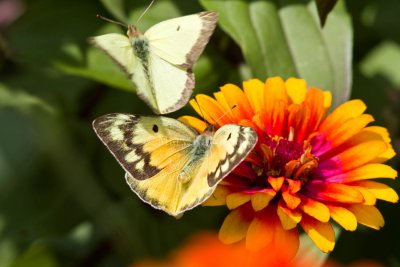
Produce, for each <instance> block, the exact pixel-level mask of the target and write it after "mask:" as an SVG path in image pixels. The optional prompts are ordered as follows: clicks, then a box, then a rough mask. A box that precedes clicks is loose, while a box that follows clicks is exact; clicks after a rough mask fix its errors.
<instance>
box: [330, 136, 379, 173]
mask: <svg viewBox="0 0 400 267" xmlns="http://www.w3.org/2000/svg"><path fill="white" fill-rule="evenodd" d="M386 149H387V145H386V143H385V142H383V141H370V142H364V143H361V144H358V145H356V146H353V147H351V148H349V149H346V150H345V151H343V152H342V153H340V154H339V155H338V158H339V159H340V162H341V163H342V166H341V167H342V171H347V170H352V169H355V168H357V167H360V166H362V165H364V164H367V163H369V162H371V161H372V160H374V159H375V158H376V157H377V156H378V155H379V154H381V153H382V152H384V151H386Z"/></svg>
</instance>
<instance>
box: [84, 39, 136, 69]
mask: <svg viewBox="0 0 400 267" xmlns="http://www.w3.org/2000/svg"><path fill="white" fill-rule="evenodd" d="M89 42H90V43H92V44H93V45H94V46H96V47H98V48H100V49H101V50H103V51H104V52H105V53H106V54H107V55H108V56H109V57H110V58H112V59H113V60H114V61H115V62H116V63H117V64H118V65H119V66H120V67H121V68H122V69H123V70H124V71H125V72H126V73H127V74H128V75H129V76H130V75H132V73H133V72H134V70H135V68H137V64H138V63H139V62H138V61H137V60H136V56H135V55H134V54H133V50H132V45H131V43H130V41H129V39H128V37H127V36H126V35H122V34H119V33H109V34H104V35H100V36H96V37H91V38H89Z"/></svg>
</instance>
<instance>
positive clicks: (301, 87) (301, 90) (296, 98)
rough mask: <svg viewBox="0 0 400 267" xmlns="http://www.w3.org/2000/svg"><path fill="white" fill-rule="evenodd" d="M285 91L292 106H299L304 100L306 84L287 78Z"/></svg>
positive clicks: (302, 81)
mask: <svg viewBox="0 0 400 267" xmlns="http://www.w3.org/2000/svg"><path fill="white" fill-rule="evenodd" d="M285 86H286V91H287V94H288V96H289V98H290V99H291V100H292V102H293V103H294V104H300V103H301V102H303V101H304V99H305V98H306V92H307V83H306V81H305V80H303V79H296V78H289V79H287V80H286V82H285Z"/></svg>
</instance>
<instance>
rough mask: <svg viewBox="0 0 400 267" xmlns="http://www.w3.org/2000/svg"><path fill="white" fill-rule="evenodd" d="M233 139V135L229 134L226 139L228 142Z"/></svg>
mask: <svg viewBox="0 0 400 267" xmlns="http://www.w3.org/2000/svg"><path fill="white" fill-rule="evenodd" d="M231 137H232V133H229V135H228V138H226V141H228V140H229V139H231Z"/></svg>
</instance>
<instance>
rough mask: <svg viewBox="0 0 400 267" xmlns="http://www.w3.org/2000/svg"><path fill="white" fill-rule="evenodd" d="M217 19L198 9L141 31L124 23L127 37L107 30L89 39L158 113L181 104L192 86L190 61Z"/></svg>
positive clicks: (206, 40)
mask: <svg viewBox="0 0 400 267" xmlns="http://www.w3.org/2000/svg"><path fill="white" fill-rule="evenodd" d="M216 22H217V14H216V13H215V12H201V13H197V14H193V15H188V16H183V17H179V18H175V19H170V20H166V21H163V22H160V23H158V24H156V25H154V26H153V27H151V28H150V29H149V30H147V31H146V32H145V33H144V34H142V33H141V32H140V31H139V29H138V28H137V27H136V26H134V25H130V26H128V32H127V36H126V35H122V34H117V33H110V34H105V35H101V36H96V37H92V38H91V39H90V41H91V42H92V43H93V44H94V45H95V46H97V47H99V48H100V49H102V50H103V51H104V52H105V53H106V54H107V55H109V56H110V57H111V58H112V59H113V60H114V61H115V62H116V63H117V64H118V65H120V66H121V67H122V69H123V70H125V72H126V73H127V74H128V76H129V78H130V79H131V80H132V82H133V83H134V84H135V85H136V91H137V93H138V95H139V97H140V98H142V99H143V100H144V101H145V102H146V103H147V104H148V105H149V106H150V107H151V108H152V109H153V111H154V112H156V113H158V114H164V113H169V112H173V111H176V110H178V109H179V108H181V107H182V106H183V105H185V104H186V103H187V101H188V99H189V97H190V96H191V93H192V90H193V88H194V75H193V72H192V67H193V64H194V63H195V62H196V61H197V59H198V58H199V56H200V54H201V53H202V52H203V50H204V48H205V45H206V44H207V42H208V40H209V38H210V36H211V34H212V33H213V31H214V29H215V26H216Z"/></svg>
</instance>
